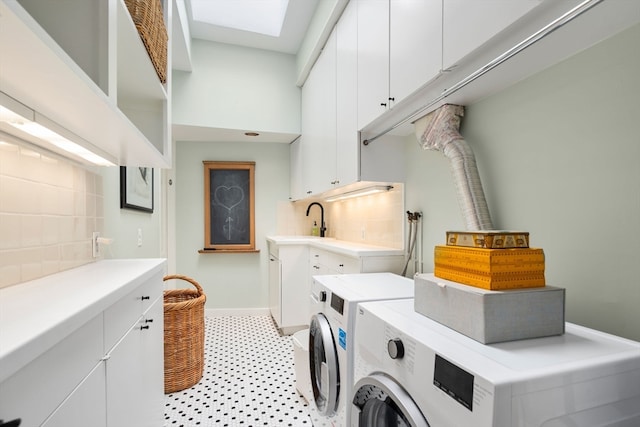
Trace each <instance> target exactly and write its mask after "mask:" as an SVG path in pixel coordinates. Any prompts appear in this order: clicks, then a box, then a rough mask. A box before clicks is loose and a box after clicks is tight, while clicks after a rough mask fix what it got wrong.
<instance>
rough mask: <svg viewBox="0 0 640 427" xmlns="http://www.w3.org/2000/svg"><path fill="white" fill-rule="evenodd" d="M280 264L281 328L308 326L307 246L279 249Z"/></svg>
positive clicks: (308, 284) (309, 288)
mask: <svg viewBox="0 0 640 427" xmlns="http://www.w3.org/2000/svg"><path fill="white" fill-rule="evenodd" d="M280 262H281V263H282V277H281V279H282V294H281V298H282V299H281V303H282V307H281V310H282V325H281V327H282V328H286V327H293V326H301V325H308V324H309V317H310V315H309V313H310V299H309V295H310V293H311V287H310V283H309V280H308V276H307V272H308V271H309V248H308V246H307V245H287V246H283V247H282V248H280Z"/></svg>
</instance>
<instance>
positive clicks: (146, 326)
mask: <svg viewBox="0 0 640 427" xmlns="http://www.w3.org/2000/svg"><path fill="white" fill-rule="evenodd" d="M143 329H149V325H142V326H140V330H143Z"/></svg>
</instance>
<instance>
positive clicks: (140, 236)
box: [138, 228, 142, 247]
mask: <svg viewBox="0 0 640 427" xmlns="http://www.w3.org/2000/svg"><path fill="white" fill-rule="evenodd" d="M140 246H142V228H138V247H140Z"/></svg>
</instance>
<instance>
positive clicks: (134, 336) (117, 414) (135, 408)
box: [106, 299, 164, 427]
mask: <svg viewBox="0 0 640 427" xmlns="http://www.w3.org/2000/svg"><path fill="white" fill-rule="evenodd" d="M161 301H162V299H158V300H156V302H155V303H154V304H153V305H152V306H151V308H150V309H149V311H148V312H147V314H146V315H145V316H142V317H140V319H139V321H138V322H136V324H135V325H134V326H133V328H131V329H130V330H129V331H128V332H127V333H126V334H125V335H124V337H123V338H122V339H121V340H120V341H119V342H118V343H117V344H116V345H115V346H114V348H113V349H112V350H111V352H110V353H109V359H108V360H107V363H106V367H107V375H106V377H107V387H106V390H107V426H108V427H121V426H128V425H130V426H139V427H147V426H148V427H154V426H158V425H162V416H163V401H164V395H163V393H164V351H163V330H164V328H163V315H162V307H163V306H162V303H161ZM147 320H152V322H147Z"/></svg>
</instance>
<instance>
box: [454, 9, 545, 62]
mask: <svg viewBox="0 0 640 427" xmlns="http://www.w3.org/2000/svg"><path fill="white" fill-rule="evenodd" d="M541 1H542V0H482V1H468V0H444V10H443V20H442V21H443V23H444V26H443V40H442V44H443V52H442V59H443V61H442V62H443V67H442V68H443V69H444V70H447V69H450V68H451V67H454V66H455V65H456V63H457V62H458V61H459V60H461V59H462V58H464V57H465V56H467V55H468V54H469V53H471V52H473V51H474V50H475V49H477V48H478V47H480V46H481V45H482V44H483V43H485V42H486V41H488V40H489V39H491V38H492V37H494V36H495V35H496V34H498V33H499V32H500V31H502V30H504V29H505V28H506V27H508V26H509V25H511V24H512V23H514V22H515V21H516V20H518V19H519V18H521V17H522V16H524V15H525V14H526V13H527V12H529V11H530V10H531V9H533V8H534V7H536V6H538V5H539V4H540V3H541Z"/></svg>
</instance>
